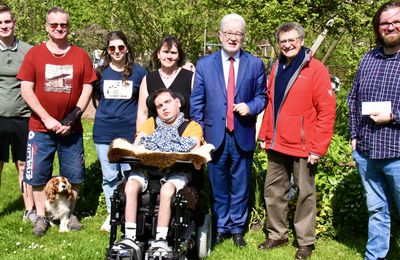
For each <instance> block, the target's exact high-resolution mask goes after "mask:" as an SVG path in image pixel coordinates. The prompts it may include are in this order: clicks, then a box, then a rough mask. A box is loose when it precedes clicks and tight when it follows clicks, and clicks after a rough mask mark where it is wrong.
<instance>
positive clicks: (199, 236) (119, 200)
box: [106, 157, 212, 260]
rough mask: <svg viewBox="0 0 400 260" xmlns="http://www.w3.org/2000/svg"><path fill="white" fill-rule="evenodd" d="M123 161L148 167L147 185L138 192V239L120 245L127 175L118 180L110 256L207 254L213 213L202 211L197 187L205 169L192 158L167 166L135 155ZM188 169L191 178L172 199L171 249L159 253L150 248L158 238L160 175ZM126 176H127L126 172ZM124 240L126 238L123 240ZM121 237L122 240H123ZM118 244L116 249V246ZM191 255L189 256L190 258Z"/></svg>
mask: <svg viewBox="0 0 400 260" xmlns="http://www.w3.org/2000/svg"><path fill="white" fill-rule="evenodd" d="M120 162H124V163H129V164H130V165H131V169H132V170H134V169H135V168H137V167H145V168H146V169H149V168H150V169H149V170H148V171H147V173H148V175H147V177H148V187H147V189H146V191H145V192H143V193H141V194H139V197H138V209H137V228H136V240H137V243H135V244H133V243H132V245H127V244H125V245H123V246H119V247H115V245H118V243H119V242H117V236H118V226H120V232H121V234H122V235H121V237H122V238H123V237H124V235H123V233H124V231H125V225H124V223H125V219H124V211H125V192H124V189H125V183H126V181H125V179H127V178H125V179H123V180H121V181H120V182H119V185H118V187H117V189H115V191H114V193H113V196H112V197H111V231H110V240H109V247H108V249H107V253H106V259H107V260H113V259H118V260H137V259H145V260H148V259H150V260H151V259H178V260H183V259H188V258H189V259H198V258H205V257H207V256H208V255H209V254H210V250H211V237H212V234H211V225H212V224H211V217H210V216H209V215H208V214H206V213H204V212H202V211H201V210H200V209H199V207H198V205H197V204H198V203H197V202H198V199H199V196H198V191H199V190H200V188H201V185H202V182H203V179H204V178H203V177H204V175H202V172H199V171H196V170H195V169H194V167H193V165H192V163H191V162H189V161H177V162H176V163H175V165H174V166H172V167H170V168H168V169H167V170H165V169H164V170H159V169H156V168H155V167H150V166H143V165H141V162H140V161H139V160H138V159H136V158H134V157H124V158H123V159H122V160H120ZM177 170H178V171H179V172H185V173H188V174H191V177H192V180H191V181H189V183H188V185H187V186H186V187H185V188H184V189H182V190H180V191H179V192H178V193H177V194H175V196H174V197H173V198H172V200H171V212H172V213H171V221H170V225H169V231H168V236H167V241H168V245H169V246H170V247H171V248H172V251H170V252H167V253H166V254H165V255H162V256H161V255H156V254H154V253H155V250H153V249H151V247H150V246H151V243H152V242H153V241H154V240H155V236H156V227H157V217H158V205H159V199H160V198H159V193H160V188H161V184H160V179H161V178H162V177H163V176H165V175H166V174H168V172H174V171H177ZM125 177H127V176H125ZM122 241H123V240H122ZM122 241H120V242H122ZM116 248H117V249H116ZM187 257H188V258H187Z"/></svg>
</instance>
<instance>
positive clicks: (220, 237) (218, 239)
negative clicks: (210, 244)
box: [215, 232, 229, 245]
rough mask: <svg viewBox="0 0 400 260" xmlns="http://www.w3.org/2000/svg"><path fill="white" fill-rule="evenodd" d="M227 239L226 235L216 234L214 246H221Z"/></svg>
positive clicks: (227, 235)
mask: <svg viewBox="0 0 400 260" xmlns="http://www.w3.org/2000/svg"><path fill="white" fill-rule="evenodd" d="M228 237H229V234H228V233H221V232H218V233H217V236H216V237H215V245H219V244H221V243H222V242H223V241H224V240H225V239H227V238H228Z"/></svg>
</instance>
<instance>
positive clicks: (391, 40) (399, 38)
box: [380, 34, 400, 48]
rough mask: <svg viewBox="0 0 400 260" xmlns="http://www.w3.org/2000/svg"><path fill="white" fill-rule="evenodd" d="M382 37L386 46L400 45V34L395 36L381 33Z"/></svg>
mask: <svg viewBox="0 0 400 260" xmlns="http://www.w3.org/2000/svg"><path fill="white" fill-rule="evenodd" d="M380 38H381V40H382V44H383V46H384V47H388V48H393V47H396V46H399V45H400V34H396V35H393V36H389V35H385V36H382V35H380Z"/></svg>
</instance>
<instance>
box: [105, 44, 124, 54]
mask: <svg viewBox="0 0 400 260" xmlns="http://www.w3.org/2000/svg"><path fill="white" fill-rule="evenodd" d="M116 49H118V50H119V52H124V51H125V49H126V46H125V45H118V46H112V45H111V46H108V51H109V52H111V53H113V52H115V50H116Z"/></svg>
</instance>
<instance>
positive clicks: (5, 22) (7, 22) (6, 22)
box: [0, 20, 12, 24]
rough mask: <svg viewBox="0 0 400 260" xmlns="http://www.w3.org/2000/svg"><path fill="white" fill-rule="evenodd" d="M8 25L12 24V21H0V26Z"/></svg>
mask: <svg viewBox="0 0 400 260" xmlns="http://www.w3.org/2000/svg"><path fill="white" fill-rule="evenodd" d="M3 23H4V24H10V23H12V20H4V21H0V24H3Z"/></svg>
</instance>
